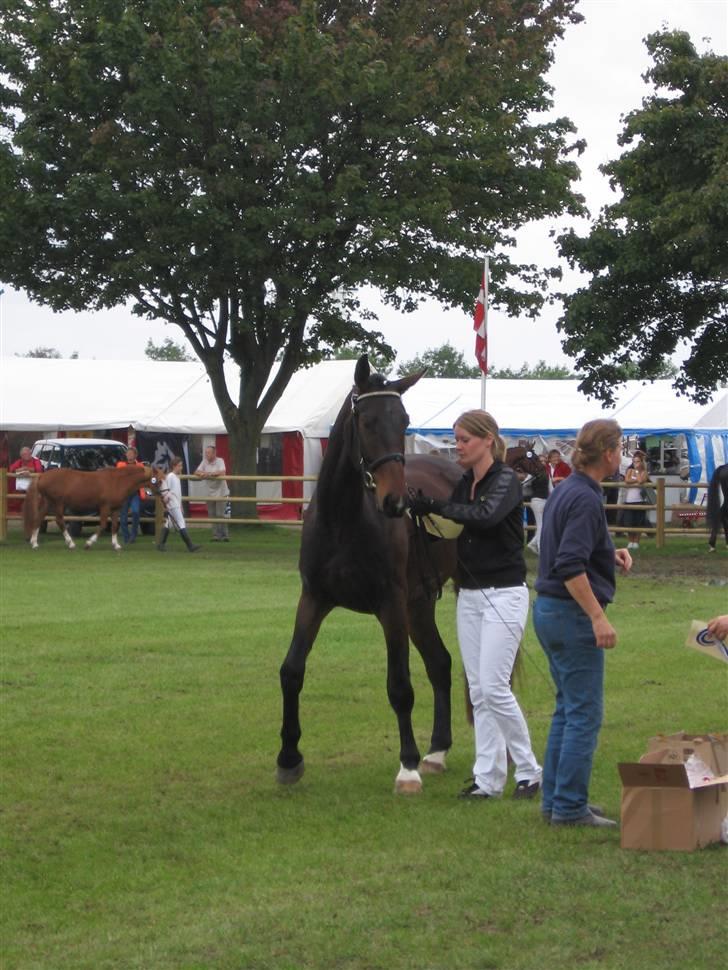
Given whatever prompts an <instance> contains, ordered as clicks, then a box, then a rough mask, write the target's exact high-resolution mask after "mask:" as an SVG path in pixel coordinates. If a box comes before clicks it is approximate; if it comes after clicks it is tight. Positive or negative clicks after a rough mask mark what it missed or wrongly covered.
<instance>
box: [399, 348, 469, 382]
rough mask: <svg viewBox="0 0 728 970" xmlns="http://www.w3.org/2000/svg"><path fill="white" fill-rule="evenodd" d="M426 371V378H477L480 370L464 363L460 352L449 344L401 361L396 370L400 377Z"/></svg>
mask: <svg viewBox="0 0 728 970" xmlns="http://www.w3.org/2000/svg"><path fill="white" fill-rule="evenodd" d="M425 368H426V369H427V375H426V376H427V377H479V376H480V368H479V367H478V366H477V365H473V366H470V364H467V363H466V362H465V357H464V356H463V354H462V351H460V350H456V349H455V348H454V347H453V346H452V345H451V344H450V343H449V342H448V343H445V344H442V346H441V347H431V348H430V349H428V350H425V351H423V352H422V354H419V355H417V356H416V357H413V358H412V359H411V360H403V361H402V363H401V364H400V365H399V367H398V368H397V374H398V375H399V376H400V377H406V376H407V374H414V373H416V372H417V371H421V370H424V369H425Z"/></svg>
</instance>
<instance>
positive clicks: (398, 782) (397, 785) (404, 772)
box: [394, 765, 422, 795]
mask: <svg viewBox="0 0 728 970" xmlns="http://www.w3.org/2000/svg"><path fill="white" fill-rule="evenodd" d="M394 793H395V795H420V794H422V779H421V778H420V773H419V771H417V769H415V770H414V771H413V770H412V769H410V768H405V767H404V766H403V765H402V766H400V769H399V773H398V775H397V777H396V778H395V781H394Z"/></svg>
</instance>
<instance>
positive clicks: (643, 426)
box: [0, 357, 728, 438]
mask: <svg viewBox="0 0 728 970" xmlns="http://www.w3.org/2000/svg"><path fill="white" fill-rule="evenodd" d="M238 373H239V372H238V368H237V366H236V365H235V364H234V363H229V364H227V365H226V367H225V377H226V380H227V385H228V388H229V390H230V392H231V396H232V398H233V400H237V397H238ZM0 375H1V378H2V379H1V380H0V428H3V429H13V430H17V431H23V430H32V431H42V430H44V429H48V430H59V431H73V430H80V429H90V428H109V429H111V428H127V427H130V426H132V427H134V428H136V429H137V430H139V431H165V430H174V431H179V432H180V433H183V434H224V433H225V426H224V424H223V422H222V419H221V417H220V412H219V410H218V407H217V404H216V402H215V398H214V396H213V394H212V388H211V387H210V381H209V378H208V377H207V374H206V373H205V369H204V367H203V366H202V364H201V363H199V362H197V361H195V362H189V363H172V362H169V363H168V362H164V361H151V360H141V361H116V360H114V361H109V360H66V359H56V360H46V359H38V358H28V357H6V358H3V359H2V360H1V361H0ZM353 379H354V362H353V361H351V360H334V361H325V362H323V363H321V364H317V365H316V366H315V367H311V368H308V369H307V370H301V371H298V372H297V373H296V374H294V376H293V378H292V379H291V381H290V383H289V385H288V387H287V388H286V391H285V392H284V394H283V397H282V398H281V400H280V401H279V402H278V404H277V405H276V406H275V408H274V409H273V412H272V413H271V415H270V418H269V419H268V421H267V422H266V425H265V428H264V431H265V432H267V433H270V434H273V433H276V432H282V431H299V432H301V433H302V434H303V435H304V437H309V438H325V437H328V434H329V430H330V428H331V425H332V424H333V423H334V420H335V418H336V415H337V414H338V411H339V408H340V406H341V403H342V401H343V400H344V398H345V397H346V395H347V394H348V393H349V391H350V389H351V387H352V384H353ZM577 385H578V382H577V381H528V380H520V381H519V380H489V381H488V382H487V385H486V391H487V397H486V407H487V409H488V410H489V411H492V412H493V414H494V415H495V417H496V419H497V420H498V423H499V425H500V426H501V430H502V431H503V432H504V433H506V434H508V435H524V436H525V435H528V434H534V433H540V434H554V435H562V436H563V435H571V434H574V433H575V432H576V431H577V430H578V429H579V428H580V427H581V426H582V425H583V424H584V423H585V422H586V421H589V420H591V419H592V418H597V417H614V418H616V419H617V420H618V421H619V423H620V424H621V425H622V428H623V429H624V430H625V431H626V432H628V433H633V434H634V433H640V434H659V433H663V434H669V433H678V432H680V431H685V430H688V429H691V428H700V429H703V430H708V429H718V430H725V429H727V428H728V389H727V388H722V389H720V390H719V391H717V392H716V394H715V395H714V396H713V398H712V400H711V401H710V402H709V403H708V404H706V405H701V404H695V403H694V402H692V401H689V400H688V399H687V398H685V397H677V395H676V394H675V392H674V390H673V389H672V386H671V382H670V381H655V383H654V384H642V383H641V382H640V381H629V382H628V383H627V384H626V385H625V386H624V387H622V388H620V390H619V393H618V395H617V403H616V405H615V406H614V407H613V408H607V407H605V406H603V405H602V404H600V403H599V402H596V401H590V400H589V399H587V398H586V397H585V396H584V395H583V394H581V393H580V392H579V390H578V386H577ZM405 403H406V406H407V411H408V412H409V415H410V431H411V432H419V433H422V434H428V433H429V434H433V433H435V434H436V433H440V434H444V433H449V432H450V431H451V430H452V426H453V423H454V421H455V419H456V418H457V417H458V415H460V414H462V412H463V411H467V410H469V409H471V408H478V407H480V381H479V380H477V379H476V380H470V379H469V380H452V379H435V378H423V379H422V380H420V381H419V382H418V383H417V384H416V385H415V386H414V387H412V388H411V389H410V390H409V391H408V392H407V395H406V398H405Z"/></svg>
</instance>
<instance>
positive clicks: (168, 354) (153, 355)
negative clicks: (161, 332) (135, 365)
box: [144, 337, 195, 361]
mask: <svg viewBox="0 0 728 970" xmlns="http://www.w3.org/2000/svg"><path fill="white" fill-rule="evenodd" d="M144 356H145V357H148V358H149V359H150V360H167V361H169V360H171V361H185V360H194V359H195V358H194V357H193V356H192V355H191V354H188V353H187V351H186V350H185V348H184V347H183V346H182V344H177V343H175V342H174V340H172V339H171V338H170V337H165V338H164V340H163V341H162V343H161V344H155V343H154V341H153V340H152V339H151V337H150V338H149V340H147V346H146V347H145V348H144Z"/></svg>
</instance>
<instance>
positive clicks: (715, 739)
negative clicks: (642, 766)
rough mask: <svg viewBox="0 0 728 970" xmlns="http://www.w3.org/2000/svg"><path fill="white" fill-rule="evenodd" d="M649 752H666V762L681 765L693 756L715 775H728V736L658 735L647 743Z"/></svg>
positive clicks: (680, 733) (683, 732) (681, 732)
mask: <svg viewBox="0 0 728 970" xmlns="http://www.w3.org/2000/svg"><path fill="white" fill-rule="evenodd" d="M647 750H648V752H649V751H665V752H666V755H665V761H671V762H673V763H675V764H681V763H683V762H685V761H687V760H688V758H689V757H690V755H691V754H694V755H695V757H696V758H700V760H701V761H704V762H705V764H706V765H708V767H709V768H712V770H713V774H715V775H726V774H728V734H720V733H719V734H686V733H685V731H678V732H677V733H676V734H658V735H657V736H656V737H654V738H650V740H649V741H648V742H647Z"/></svg>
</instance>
